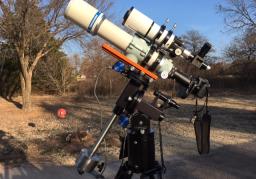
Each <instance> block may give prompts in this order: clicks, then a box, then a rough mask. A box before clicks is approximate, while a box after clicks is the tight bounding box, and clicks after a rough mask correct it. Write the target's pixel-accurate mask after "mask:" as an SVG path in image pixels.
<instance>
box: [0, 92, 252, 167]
mask: <svg viewBox="0 0 256 179" xmlns="http://www.w3.org/2000/svg"><path fill="white" fill-rule="evenodd" d="M149 99H150V97H149ZM255 99H256V96H255V95H254V96H253V95H251V96H241V95H233V96H232V97H228V96H226V95H225V94H223V95H222V96H221V97H211V99H210V101H209V105H210V110H211V114H212V118H213V120H212V131H211V144H212V145H211V146H212V149H213V150H214V149H217V148H220V147H222V146H225V145H236V144H243V143H248V142H251V141H255V140H256V135H255V133H256V100H255ZM15 101H17V102H20V98H17V99H15ZM114 102H115V99H107V100H103V101H102V105H103V109H104V110H103V116H104V119H103V121H104V123H105V122H107V119H109V118H110V116H111V111H112V107H113V105H114ZM177 102H178V103H179V104H181V106H182V107H181V109H180V110H175V109H170V110H168V111H167V113H168V115H169V118H168V119H167V120H166V121H164V122H162V128H163V138H164V151H165V155H171V156H172V155H183V156H184V155H191V154H196V153H197V150H196V143H195V136H194V129H193V126H192V124H191V123H190V122H189V118H190V117H191V116H192V111H193V109H194V106H193V105H194V100H192V99H187V100H180V99H177ZM33 105H34V107H33V111H32V112H31V113H29V114H25V113H24V112H23V111H22V110H20V109H19V108H17V107H16V106H15V105H14V104H13V103H9V102H7V101H5V100H3V99H0V114H1V115H0V122H1V125H0V138H1V142H0V161H2V162H6V161H8V162H10V163H17V162H22V161H24V160H27V161H30V162H33V161H51V162H55V163H56V164H61V165H73V164H74V161H75V156H76V154H77V153H78V152H79V150H80V149H81V148H82V147H84V146H86V147H90V146H92V145H93V143H94V142H95V138H96V137H97V136H98V135H99V133H100V112H99V105H98V104H97V103H96V101H95V100H94V99H93V98H84V99H77V98H74V97H52V96H33ZM60 107H64V108H66V109H67V110H68V117H67V118H66V119H64V120H60V119H58V118H57V117H56V115H55V114H56V111H57V109H58V108H60ZM29 124H30V125H29ZM31 124H35V127H31ZM77 131H78V132H77ZM1 132H2V133H1ZM121 132H122V131H121V129H120V127H114V128H113V130H112V131H111V133H112V134H111V135H108V139H107V144H108V153H109V155H108V156H111V158H112V157H114V158H116V157H117V156H118V146H119V145H120V143H119V140H118V134H119V133H121ZM69 134H70V135H71V141H69V142H67V141H66V137H67V136H68V135H69ZM156 143H157V144H158V140H156ZM6 146H7V148H8V147H9V148H11V149H12V151H5V150H6ZM157 151H158V147H157ZM4 152H6V153H4Z"/></svg>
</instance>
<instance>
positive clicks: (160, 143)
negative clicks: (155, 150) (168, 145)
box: [158, 121, 166, 174]
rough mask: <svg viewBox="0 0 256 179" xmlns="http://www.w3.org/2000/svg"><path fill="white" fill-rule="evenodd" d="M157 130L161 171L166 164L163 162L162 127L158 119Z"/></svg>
mask: <svg viewBox="0 0 256 179" xmlns="http://www.w3.org/2000/svg"><path fill="white" fill-rule="evenodd" d="M158 130H159V147H160V157H161V165H162V169H163V173H164V174H165V172H166V166H165V163H164V153H163V139H162V129H161V121H158Z"/></svg>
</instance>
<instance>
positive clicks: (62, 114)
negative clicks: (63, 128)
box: [57, 108, 67, 119]
mask: <svg viewBox="0 0 256 179" xmlns="http://www.w3.org/2000/svg"><path fill="white" fill-rule="evenodd" d="M57 116H58V118H60V119H65V118H66V116H67V111H66V109H63V108H60V109H58V111H57Z"/></svg>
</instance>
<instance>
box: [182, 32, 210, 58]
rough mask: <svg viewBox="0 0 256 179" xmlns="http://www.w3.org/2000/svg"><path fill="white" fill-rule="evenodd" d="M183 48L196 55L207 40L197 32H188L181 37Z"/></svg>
mask: <svg viewBox="0 0 256 179" xmlns="http://www.w3.org/2000/svg"><path fill="white" fill-rule="evenodd" d="M182 40H183V41H184V43H185V46H186V48H187V49H188V50H190V51H191V52H192V53H194V54H195V53H197V52H198V51H199V50H200V49H201V47H202V46H203V45H204V43H205V42H207V38H206V37H205V36H204V35H202V34H201V33H200V32H199V31H197V30H190V31H188V32H186V33H185V34H184V35H183V36H182Z"/></svg>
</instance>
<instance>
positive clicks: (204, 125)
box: [193, 94, 211, 155]
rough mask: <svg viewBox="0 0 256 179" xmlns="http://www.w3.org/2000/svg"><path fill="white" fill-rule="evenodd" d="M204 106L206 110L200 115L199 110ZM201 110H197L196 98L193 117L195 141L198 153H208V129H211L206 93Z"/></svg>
mask: <svg viewBox="0 0 256 179" xmlns="http://www.w3.org/2000/svg"><path fill="white" fill-rule="evenodd" d="M204 107H205V108H206V112H205V113H204V114H203V116H202V117H201V116H200V115H199V112H202V111H203V110H204ZM204 107H203V108H202V109H201V110H197V100H196V110H195V113H194V117H193V123H194V129H195V135H196V143H197V149H198V153H199V154H200V155H202V154H208V153H209V152H210V129H211V115H210V114H209V111H208V94H207V96H206V102H205V106H204Z"/></svg>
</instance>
